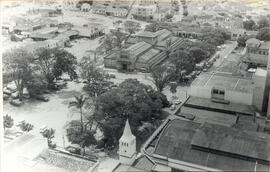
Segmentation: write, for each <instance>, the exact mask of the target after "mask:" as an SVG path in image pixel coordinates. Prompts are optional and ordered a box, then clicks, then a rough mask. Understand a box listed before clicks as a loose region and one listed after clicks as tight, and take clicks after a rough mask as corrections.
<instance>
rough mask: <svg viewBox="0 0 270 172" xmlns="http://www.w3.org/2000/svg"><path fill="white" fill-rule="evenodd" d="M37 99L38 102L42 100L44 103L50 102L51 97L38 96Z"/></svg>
mask: <svg viewBox="0 0 270 172" xmlns="http://www.w3.org/2000/svg"><path fill="white" fill-rule="evenodd" d="M35 98H36V99H37V100H41V101H44V102H48V101H49V97H47V96H43V95H36V96H35Z"/></svg>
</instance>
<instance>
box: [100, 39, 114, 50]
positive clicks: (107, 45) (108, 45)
mask: <svg viewBox="0 0 270 172" xmlns="http://www.w3.org/2000/svg"><path fill="white" fill-rule="evenodd" d="M100 46H101V47H103V48H104V49H105V53H106V54H108V52H110V51H111V50H112V49H113V48H114V46H113V39H112V37H111V36H109V35H106V36H105V37H104V39H103V40H102V42H101V45H100Z"/></svg>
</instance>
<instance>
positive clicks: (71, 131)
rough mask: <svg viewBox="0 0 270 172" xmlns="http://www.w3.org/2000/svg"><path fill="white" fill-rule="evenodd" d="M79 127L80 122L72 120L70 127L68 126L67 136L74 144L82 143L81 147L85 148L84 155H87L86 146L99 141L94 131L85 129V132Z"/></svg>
mask: <svg viewBox="0 0 270 172" xmlns="http://www.w3.org/2000/svg"><path fill="white" fill-rule="evenodd" d="M79 123H80V122H79ZM79 128H80V127H78V122H76V121H71V122H70V124H69V127H68V128H67V137H68V140H69V141H70V142H71V143H72V144H78V145H80V147H82V148H83V155H85V147H88V146H90V145H94V144H96V143H97V141H96V139H95V136H94V133H93V132H91V131H89V130H85V131H83V133H81V131H80V129H79Z"/></svg>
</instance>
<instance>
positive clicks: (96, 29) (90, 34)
mask: <svg viewBox="0 0 270 172" xmlns="http://www.w3.org/2000/svg"><path fill="white" fill-rule="evenodd" d="M73 29H74V30H77V31H78V32H79V34H78V36H79V37H85V38H91V39H93V38H96V37H98V36H101V35H103V34H104V32H105V28H104V27H103V25H101V24H98V23H89V24H85V25H83V26H82V27H74V28H73Z"/></svg>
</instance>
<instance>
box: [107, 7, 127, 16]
mask: <svg viewBox="0 0 270 172" xmlns="http://www.w3.org/2000/svg"><path fill="white" fill-rule="evenodd" d="M106 14H107V15H108V16H114V17H126V16H127V14H128V10H127V9H125V8H113V7H107V8H106Z"/></svg>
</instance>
